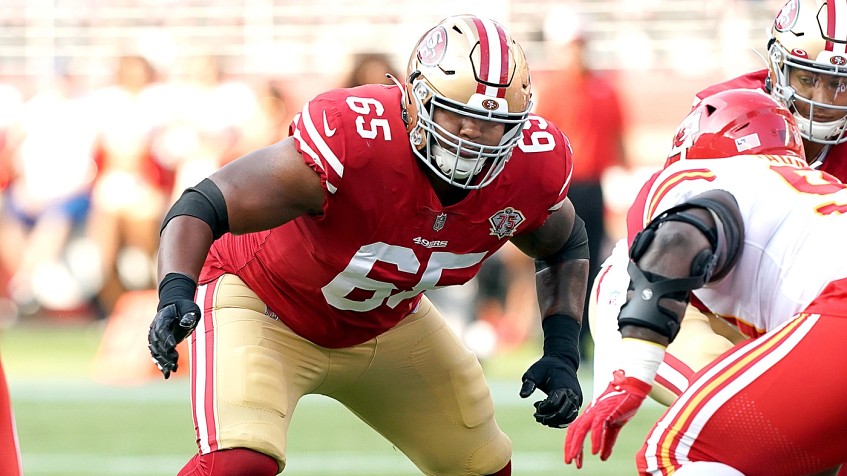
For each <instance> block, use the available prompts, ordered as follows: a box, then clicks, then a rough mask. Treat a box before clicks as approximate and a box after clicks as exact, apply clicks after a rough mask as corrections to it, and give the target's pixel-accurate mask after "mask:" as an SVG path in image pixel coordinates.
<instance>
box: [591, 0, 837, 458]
mask: <svg viewBox="0 0 847 476" xmlns="http://www.w3.org/2000/svg"><path fill="white" fill-rule="evenodd" d="M771 33H772V36H771V39H770V41H769V43H768V52H769V55H768V68H767V69H763V70H761V71H756V72H753V73H749V74H747V75H744V76H741V77H738V78H735V79H732V80H729V81H726V82H724V83H720V84H716V85H713V86H710V87H708V88H706V89H704V90H703V91H701V92H700V93H698V94H697V98H696V100H695V106H696V104H698V103H699V102H700V101H701V100H703V99H704V98H708V97H710V96H712V95H714V94H716V93H719V92H721V91H725V90H728V89H735V88H744V89H754V90H762V91H766V92H770V93H771V94H772V95H773V96H774V97H775V98H777V99H778V100H780V101H781V102H782V103H783V104H784V105H785V106H786V107H787V108H788V109H789V110H790V111H791V112H792V114H793V116H794V118H795V120H796V122H797V124H798V127H799V130H800V134H801V136H802V137H803V145H804V148H805V151H806V152H805V156H806V161H807V162H808V164H809V165H810V166H811V167H812V168H816V169H819V170H822V171H825V172H828V173H829V174H831V175H833V176H835V177H836V178H838V179H839V180H841V181H847V144H846V142H847V134H845V127H847V0H790V1H788V2H787V3H786V4H785V5H784V6H783V8H782V9H781V10H780V11H779V13H778V14H777V15H776V17H775V19H774V23H773V25H772V30H771ZM644 190H645V189H642V191H644ZM641 198H643V197H639V198H638V199H636V203H638V201H639V200H640V199H641ZM641 219H642V217H641V215H640V214H639V213H634V214H633V213H630V217H628V219H627V227H628V235H629V236H628V238H629V240H631V238H632V237H633V236H634V235H635V234H636V233H638V232H639V231H640V230H641V228H642V227H643V223H642V222H641ZM628 248H629V245H628V243H627V241H624V240H621V242H619V243H618V245H617V246H616V247H615V251H614V252H613V253H612V256H611V257H609V258H608V259H607V261H606V262H605V263H603V265H602V267H601V271H600V273H599V275H598V278H597V279H596V280H595V282H594V283H593V288H592V292H591V299H590V302H589V316H588V317H589V320H590V321H591V322H590V324H591V325H590V326H589V328H590V330H591V333H592V337H593V338H594V341H595V352H594V376H595V379H594V388H593V395H594V396H595V397H596V396H597V395H599V394H600V393H602V391H603V390H604V389H605V388H606V384H607V383H608V382H609V380H610V379H611V373H612V370H614V369H615V368H616V367H615V365H616V362H617V360H619V357H618V353H617V351H616V349H620V333H619V332H618V330H617V327H618V326H617V313H618V310H619V309H620V306H621V305H622V304H623V300H624V295H625V291H626V286H627V284H628V282H629V277H628V275H627V273H626V266H627V265H626V263H627V261H628V257H627V249H628ZM723 317H724V318H723V319H721V318H716V316H714V315H710V316H705V315H703V314H702V313H700V312H698V311H697V310H696V309H691V310H690V312H688V313H686V317H685V323H686V325H685V326H683V328H682V329H681V331H680V335H679V336H678V338H677V339H676V340H675V341H674V344H672V345H671V346H670V348H669V349H668V352H667V354H666V355H665V359H664V362H663V365H662V366H661V367H660V369H659V373H658V375H657V378H656V382H655V385H654V387H653V389H652V392H651V396H652V397H653V398H655V399H656V400H658V401H659V402H661V403H664V404H666V405H667V404H670V403H671V402H672V401H673V400H674V399H675V398H676V397H677V396H679V394H680V393H682V391H683V390H685V388H686V387H687V386H688V383H689V381H690V378H691V377H692V376H693V375H694V373H695V372H696V371H697V370H699V369H701V368H702V367H703V366H705V365H706V364H707V363H709V362H711V361H712V360H713V359H714V358H715V357H717V356H718V355H720V354H721V353H723V352H724V351H726V350H727V349H729V348H731V347H732V346H733V345H734V344H735V343H738V342H740V341H742V340H744V339H746V338H749V337H753V336H756V335H759V334H760V333H761V332H762V331H763V330H762V329H755V328H751V327H750V326H749V324H748V323H744V322H739V321H737V320H730V325H727V323H726V321H727V319H726V318H727V317H729V318H731V316H723ZM845 474H847V473H845Z"/></svg>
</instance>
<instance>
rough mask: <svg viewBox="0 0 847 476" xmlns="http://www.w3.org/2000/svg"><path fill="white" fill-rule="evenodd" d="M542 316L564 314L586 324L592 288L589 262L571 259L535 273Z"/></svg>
mask: <svg viewBox="0 0 847 476" xmlns="http://www.w3.org/2000/svg"><path fill="white" fill-rule="evenodd" d="M535 286H536V289H537V292H538V306H539V308H540V311H541V317H546V316H550V315H553V314H564V315H567V316H570V317H572V318H573V319H574V320H576V321H577V322H578V323H580V324H581V323H582V312H583V308H584V306H585V294H586V288H587V286H588V260H587V259H570V260H565V261H562V262H560V263H556V264H553V265H551V266H548V267H547V268H544V269H542V270H540V271H538V272H537V273H536V274H535Z"/></svg>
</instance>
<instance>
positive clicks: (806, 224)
mask: <svg viewBox="0 0 847 476" xmlns="http://www.w3.org/2000/svg"><path fill="white" fill-rule="evenodd" d="M713 189H722V190H726V191H727V192H729V193H731V194H732V195H733V196H735V199H736V200H737V201H738V206H739V209H740V211H741V216H742V217H743V220H744V248H743V250H742V253H741V258H740V260H739V261H738V263H737V264H736V265H735V267H734V268H733V270H732V271H731V272H730V273H729V274H728V275H727V276H725V277H724V278H723V279H721V280H720V281H717V282H714V283H709V284H707V285H706V286H705V287H703V288H701V289H698V290H695V291H694V293H693V294H694V296H695V297H696V298H697V299H699V301H701V302H702V304H703V305H705V306H706V307H707V308H708V310H709V311H711V312H713V313H715V314H717V315H719V316H721V317H723V318H725V319H727V320H728V321H730V322H732V323H733V324H735V325H737V326H738V327H739V329H740V330H741V331H742V332H744V333H745V334H748V335H750V336H753V337H755V336H758V335H761V334H762V333H764V332H766V331H767V330H769V329H772V328H774V327H775V326H777V325H779V324H780V323H782V322H784V321H785V320H786V319H789V318H791V316H793V315H795V314H796V313H798V312H800V311H802V310H803V309H804V308H805V307H806V306H807V305H808V304H809V303H810V302H811V301H812V299H814V298H815V297H816V296H817V295H818V294H819V293H820V292H821V291H822V290H823V288H824V287H826V285H827V284H828V283H829V282H831V281H834V280H837V279H842V278H845V277H847V246H845V239H847V215H844V213H845V212H847V187H845V185H843V184H842V183H841V182H839V181H838V180H837V179H835V178H834V177H833V176H831V175H829V174H827V173H826V172H822V171H819V170H813V169H810V168H808V167H806V166H805V164H803V163H802V162H800V161H799V160H797V159H794V158H790V157H781V156H769V155H753V156H739V157H732V158H731V159H698V160H684V161H679V162H676V163H674V164H671V165H670V166H668V167H667V168H665V169H664V170H663V171H662V172H661V173H660V174H659V176H658V177H657V178H656V180H655V181H654V182H653V185H652V187H651V188H650V191H649V193H648V195H647V196H646V204H645V205H646V206H645V207H644V216H643V218H644V222H643V225H646V224H647V223H649V221H650V220H651V219H653V218H654V217H656V216H658V215H659V214H661V213H662V212H663V211H664V210H667V209H669V208H671V207H673V206H675V205H678V204H680V203H682V202H684V201H686V200H688V199H690V198H691V197H693V196H695V195H697V194H700V193H702V192H704V191H707V190H713Z"/></svg>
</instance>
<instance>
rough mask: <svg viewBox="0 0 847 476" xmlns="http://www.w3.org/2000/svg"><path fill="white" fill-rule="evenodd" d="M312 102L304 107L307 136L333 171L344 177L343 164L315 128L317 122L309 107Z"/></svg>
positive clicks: (303, 113)
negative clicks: (313, 119) (313, 118)
mask: <svg viewBox="0 0 847 476" xmlns="http://www.w3.org/2000/svg"><path fill="white" fill-rule="evenodd" d="M310 105H311V102H307V103H306V105H305V106H303V112H302V115H303V118H302V119H303V125H304V127H305V128H306V135H307V136H308V137H309V139H311V141H312V142H313V143H314V145H315V147H317V149H318V152H320V154H321V156H322V157H323V158H324V159H326V162H327V164H329V166H330V167H332V170H334V171H335V173H336V174H338V176H339V177H343V176H344V166H343V165H342V164H341V161H340V160H338V157H337V156H336V155H335V152H333V151H332V149H330V148H329V145H328V144H327V143H326V141H325V140H324V138H323V136H322V135H321V133H320V132H319V131H318V129H317V128H316V127H315V122H314V121H312V115H311V114H310V110H309V106H310Z"/></svg>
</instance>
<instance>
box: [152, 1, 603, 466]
mask: <svg viewBox="0 0 847 476" xmlns="http://www.w3.org/2000/svg"><path fill="white" fill-rule="evenodd" d="M395 83H396V84H395V85H365V86H360V87H356V88H352V89H335V90H331V91H328V92H326V93H323V94H320V95H318V96H317V97H315V98H314V99H312V100H311V101H309V102H307V103H306V105H305V106H304V107H303V109H302V110H301V111H300V113H299V114H298V115H297V116H296V117H295V118H294V121H293V123H292V125H291V128H290V133H291V134H290V135H291V137H289V138H288V139H285V140H283V141H281V142H279V143H277V144H274V145H272V146H269V147H267V148H263V149H260V150H257V151H255V152H252V153H250V154H247V155H246V156H244V157H242V158H240V159H237V160H235V161H234V162H232V163H230V164H228V165H226V166H224V167H222V168H221V169H220V170H219V171H217V172H215V173H214V174H212V175H211V176H210V177H209V178H207V179H205V180H203V181H202V182H200V183H199V184H198V185H197V186H195V187H192V188H189V189H187V190H186V191H185V192H184V194H183V195H182V197H181V198H180V199H179V200H178V201H177V202H176V203H175V204H174V206H173V208H172V209H171V210H170V211H169V212H168V214H167V216H166V217H165V220H164V223H163V228H162V234H161V245H160V251H159V277H160V283H159V306H158V313H157V314H156V316H155V318H154V319H153V322H152V324H151V326H150V334H149V347H150V350H151V353H152V355H153V358H154V360H155V362H156V363H157V364H158V365H159V367H160V369H161V370H162V372H163V374H164V376H165V378H167V377H168V376H169V374H170V373H171V372H175V371H176V370H177V360H178V355H177V353H176V350H175V346H176V344H177V343H179V342H180V341H181V340H183V339H184V338H186V337H189V339H188V340H189V349H190V357H191V359H190V368H191V372H190V380H191V389H192V395H191V402H192V408H193V413H194V420H195V427H196V433H197V442H198V446H199V452H198V454H197V455H195V456H194V457H193V458H192V459H191V460H190V461H189V462H188V463H187V464H186V465H185V467H184V468H183V469H182V470H181V471H180V473H179V474H180V475H224V474H251V475H272V474H277V472H279V471H281V470H282V469H283V468H284V467H285V462H286V453H285V446H286V433H287V429H288V425H289V422H290V420H291V415H292V412H293V411H294V408H295V407H296V405H297V402H298V401H299V399H300V398H301V397H302V396H303V395H306V394H322V395H326V396H329V397H331V398H333V399H335V400H337V401H339V402H341V403H342V404H343V405H344V406H346V407H347V408H349V409H350V410H351V411H352V412H353V413H355V414H356V415H357V416H358V417H359V418H361V419H362V420H363V421H364V422H366V423H367V424H368V425H369V426H371V427H373V428H374V429H375V430H376V431H378V432H379V433H380V434H382V435H383V436H384V437H385V438H386V439H388V440H389V441H390V442H391V443H392V444H393V445H394V446H396V447H397V448H398V449H400V450H401V451H403V453H404V454H405V455H406V456H408V457H409V459H410V460H411V461H412V462H413V463H414V464H415V465H416V466H417V467H418V468H420V470H421V471H422V472H424V473H425V474H479V475H485V474H496V475H507V474H510V473H511V442H510V440H509V438H508V437H507V436H506V434H504V433H503V431H502V430H501V429H500V428H499V427H498V425H497V423H496V421H495V419H494V405H493V401H492V398H491V395H490V392H489V389H488V387H487V385H486V382H485V377H484V375H483V371H482V368H481V366H480V364H479V362H478V361H477V359H476V357H475V356H474V354H473V353H472V352H470V351H469V350H468V349H467V348H465V347H464V346H463V345H462V344H461V343H460V341H459V339H458V338H457V337H456V336H455V335H454V334H453V333H452V332H451V330H450V329H449V327H448V326H447V325H446V324H445V321H444V319H443V318H442V316H441V315H440V314H439V312H438V310H437V309H435V308H434V307H433V305H432V304H431V303H430V301H429V300H428V299H427V298H426V296H425V294H424V293H425V291H427V290H429V289H436V288H439V287H443V286H450V285H456V284H461V283H464V282H467V281H468V280H470V279H471V278H472V277H473V276H474V275H475V274H476V273H477V271H478V270H479V268H480V265H481V263H482V262H483V260H485V259H486V258H488V257H490V256H491V255H492V254H493V253H494V252H495V251H496V250H497V249H499V248H500V247H501V246H502V245H503V244H505V243H506V241H507V240H510V241H511V242H512V243H514V244H515V245H516V246H517V247H518V248H519V249H521V250H522V251H523V252H525V253H526V254H527V255H529V256H532V257H534V258H535V259H536V268H537V290H538V299H539V305H540V308H541V315H542V316H543V319H542V323H541V325H542V329H543V333H544V349H543V355H542V356H541V357H540V358H539V360H538V361H537V362H535V363H533V364H532V365H531V366H530V368H529V369H528V370H527V371H526V373H525V374H524V375H523V377H522V386H521V388H520V391H519V393H520V395H521V396H522V397H524V398H526V397H529V396H530V395H531V394H532V393H533V392H534V391H535V390H536V389H538V390H540V391H542V392H544V393H545V394H546V397H545V398H543V399H542V400H540V401H538V402H536V403H535V415H534V416H535V418H536V420H537V421H538V422H540V423H542V424H544V425H548V426H551V427H557V428H562V427H565V426H566V425H567V424H568V423H570V422H571V421H573V419H574V418H575V417H576V414H577V412H578V410H579V407H580V405H581V403H582V394H581V390H580V386H579V383H578V381H577V378H576V369H577V365H578V363H579V355H578V350H577V349H578V336H579V329H580V322H581V309H582V306H583V302H584V294H583V293H584V292H585V287H586V281H587V273H588V248H587V238H586V235H585V231H584V226H583V224H582V222H581V220H580V219H579V217H577V216H576V214H575V213H574V211H573V206H572V205H571V203H570V201H569V200H568V198H567V191H568V185H569V180H570V173H571V169H572V162H571V150H570V145H569V143H568V141H567V138H566V137H565V136H564V135H563V134H562V132H561V131H560V130H559V129H558V128H557V127H556V126H555V125H553V124H551V123H549V122H547V121H546V120H544V118H542V117H539V116H535V115H532V114H530V112H529V111H530V106H531V102H530V93H531V87H530V76H529V70H528V68H527V64H526V59H525V57H524V53H523V51H522V49H521V47H520V46H519V45H518V43H517V42H515V40H514V39H513V38H512V37H511V36H510V34H509V33H508V32H507V31H506V30H505V29H504V27H503V26H502V25H500V24H498V23H496V22H493V21H491V20H488V19H483V18H479V17H475V16H468V15H462V16H454V17H449V18H447V19H445V20H444V21H442V22H441V23H439V24H438V25H436V26H435V27H434V28H432V29H431V30H429V31H428V32H427V33H426V34H424V35H423V37H422V38H421V39H420V41H419V42H418V44H417V46H416V47H415V49H414V51H413V53H412V55H411V58H410V60H409V64H408V69H407V72H406V76H405V78H404V81H403V82H402V84H401V83H400V81H395ZM198 285H199V286H198ZM236 468H238V469H236Z"/></svg>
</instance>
